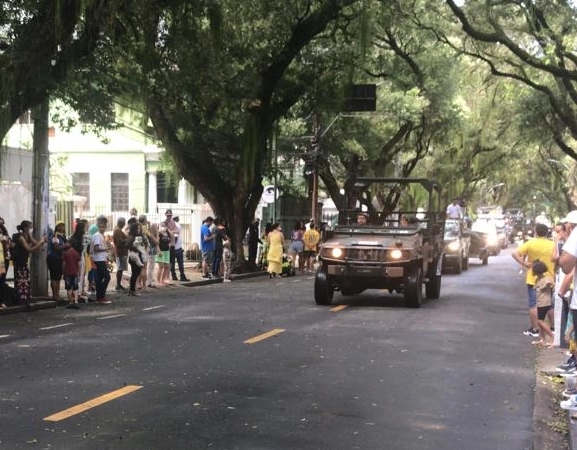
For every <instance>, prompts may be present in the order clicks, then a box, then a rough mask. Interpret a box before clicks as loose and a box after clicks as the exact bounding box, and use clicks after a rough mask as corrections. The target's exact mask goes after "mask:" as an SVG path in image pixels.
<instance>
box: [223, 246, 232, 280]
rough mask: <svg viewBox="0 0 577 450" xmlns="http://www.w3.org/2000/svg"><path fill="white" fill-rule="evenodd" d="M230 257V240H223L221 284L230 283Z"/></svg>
mask: <svg viewBox="0 0 577 450" xmlns="http://www.w3.org/2000/svg"><path fill="white" fill-rule="evenodd" d="M231 260H232V256H231V253H230V240H228V239H225V240H223V241H222V267H223V268H222V271H223V279H222V282H223V283H228V282H229V281H232V280H231V279H230V264H231Z"/></svg>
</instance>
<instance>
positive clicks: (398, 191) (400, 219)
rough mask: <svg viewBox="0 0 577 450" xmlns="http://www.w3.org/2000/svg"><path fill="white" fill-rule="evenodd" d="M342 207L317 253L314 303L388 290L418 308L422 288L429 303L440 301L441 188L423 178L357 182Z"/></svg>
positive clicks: (348, 185) (348, 189) (349, 186)
mask: <svg viewBox="0 0 577 450" xmlns="http://www.w3.org/2000/svg"><path fill="white" fill-rule="evenodd" d="M344 203H345V204H344V205H343V207H342V209H339V223H338V225H336V226H335V227H334V229H333V230H332V231H331V232H330V233H328V238H327V240H326V241H325V242H324V243H323V244H322V246H321V249H320V252H319V260H320V266H319V268H318V270H317V272H316V275H315V283H314V298H315V301H316V303H317V304H319V305H329V304H331V302H332V300H333V295H334V292H335V291H338V292H340V293H341V294H342V295H345V296H348V295H355V294H359V293H361V292H363V291H364V290H366V289H386V290H388V291H389V293H395V294H402V295H403V296H404V302H405V306H406V307H410V308H419V307H420V306H421V305H422V302H423V284H424V285H425V292H426V297H427V298H431V299H436V298H439V296H440V293H441V275H442V270H443V267H442V264H443V251H444V243H443V234H444V225H445V216H446V214H445V211H444V209H441V186H440V185H439V184H438V183H437V182H435V181H431V180H427V179H421V178H353V179H350V180H348V181H347V183H346V185H345V195H344ZM417 205H418V206H419V207H418V208H417ZM364 210H366V211H367V212H368V214H367V215H366V216H365V215H364V214H363V212H364ZM359 214H361V215H363V216H365V217H366V223H361V222H364V221H365V219H364V218H361V219H362V220H358V216H359Z"/></svg>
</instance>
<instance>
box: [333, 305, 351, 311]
mask: <svg viewBox="0 0 577 450" xmlns="http://www.w3.org/2000/svg"><path fill="white" fill-rule="evenodd" d="M347 306H349V305H339V306H335V307H334V308H331V311H332V312H339V311H342V310H343V309H345V308H346V307H347Z"/></svg>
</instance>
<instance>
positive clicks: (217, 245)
mask: <svg viewBox="0 0 577 450" xmlns="http://www.w3.org/2000/svg"><path fill="white" fill-rule="evenodd" d="M214 223H215V225H216V226H215V227H214V232H213V235H214V258H213V262H212V276H213V277H215V278H218V277H219V276H220V266H221V263H222V258H223V250H224V247H223V242H224V241H225V240H228V236H227V234H226V227H225V226H224V223H223V219H221V218H220V217H217V218H216V219H215V221H214Z"/></svg>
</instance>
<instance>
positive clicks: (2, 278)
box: [0, 217, 11, 309]
mask: <svg viewBox="0 0 577 450" xmlns="http://www.w3.org/2000/svg"><path fill="white" fill-rule="evenodd" d="M0 246H1V247H0V253H1V254H2V267H0V308H2V309H4V308H6V303H4V295H5V290H6V274H7V273H8V269H9V268H10V258H11V250H10V247H11V242H10V234H9V233H8V230H7V229H6V226H5V225H4V219H3V218H2V217H0ZM2 269H4V270H2Z"/></svg>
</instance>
